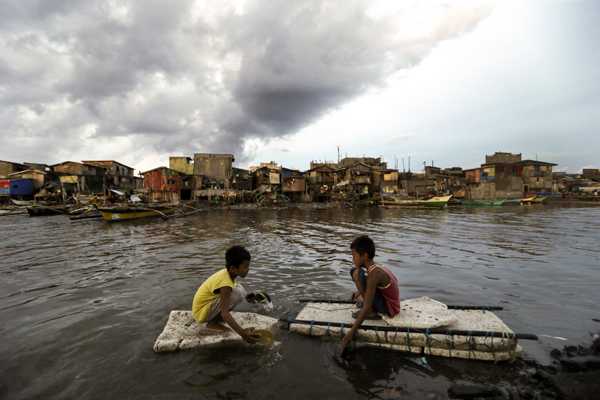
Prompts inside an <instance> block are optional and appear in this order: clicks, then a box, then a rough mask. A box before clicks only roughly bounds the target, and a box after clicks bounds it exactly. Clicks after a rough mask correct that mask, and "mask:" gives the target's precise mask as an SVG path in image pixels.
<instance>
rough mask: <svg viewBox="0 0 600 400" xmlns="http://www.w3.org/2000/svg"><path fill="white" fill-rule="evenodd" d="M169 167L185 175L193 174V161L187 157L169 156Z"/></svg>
mask: <svg viewBox="0 0 600 400" xmlns="http://www.w3.org/2000/svg"><path fill="white" fill-rule="evenodd" d="M169 168H171V169H173V170H175V171H178V172H181V173H182V174H186V175H193V174H194V163H193V161H192V160H191V159H190V158H189V157H169Z"/></svg>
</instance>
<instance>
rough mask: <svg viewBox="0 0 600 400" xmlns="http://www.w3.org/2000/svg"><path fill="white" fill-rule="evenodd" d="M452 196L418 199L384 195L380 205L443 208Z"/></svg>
mask: <svg viewBox="0 0 600 400" xmlns="http://www.w3.org/2000/svg"><path fill="white" fill-rule="evenodd" d="M451 198H452V195H448V196H435V197H432V198H430V199H427V200H418V199H398V198H395V197H385V198H383V199H382V200H381V205H382V206H384V207H388V206H390V207H431V208H443V207H446V206H447V205H448V201H450V199H451Z"/></svg>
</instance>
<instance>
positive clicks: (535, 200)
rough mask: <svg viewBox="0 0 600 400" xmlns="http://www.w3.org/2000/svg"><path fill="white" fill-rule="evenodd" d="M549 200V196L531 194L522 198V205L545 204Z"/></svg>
mask: <svg viewBox="0 0 600 400" xmlns="http://www.w3.org/2000/svg"><path fill="white" fill-rule="evenodd" d="M547 201H548V198H547V197H546V196H538V195H533V196H529V197H526V198H524V199H521V205H533V204H544V203H546V202H547Z"/></svg>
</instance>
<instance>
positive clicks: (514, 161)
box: [465, 153, 556, 200]
mask: <svg viewBox="0 0 600 400" xmlns="http://www.w3.org/2000/svg"><path fill="white" fill-rule="evenodd" d="M485 159H486V163H485V164H482V165H481V167H480V168H473V169H468V170H465V179H466V182H467V190H466V197H467V198H468V199H471V200H494V199H518V198H522V197H523V196H526V195H528V194H535V193H548V192H552V191H553V186H556V185H553V177H552V167H553V166H554V165H556V164H552V163H548V162H542V161H535V160H522V157H521V154H511V153H494V154H493V155H491V156H490V155H486V157H485Z"/></svg>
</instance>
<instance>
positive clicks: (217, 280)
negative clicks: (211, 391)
mask: <svg viewBox="0 0 600 400" xmlns="http://www.w3.org/2000/svg"><path fill="white" fill-rule="evenodd" d="M234 286H235V282H234V281H233V280H232V279H231V276H229V272H228V271H227V268H224V269H222V270H219V271H217V272H215V273H214V274H212V275H211V276H209V277H208V279H206V280H205V281H204V283H203V284H202V285H201V286H200V287H199V288H198V290H197V291H196V294H195V295H194V301H193V303H192V314H193V315H194V318H195V319H196V321H198V322H205V321H206V318H207V317H208V313H209V310H210V305H211V304H212V303H213V302H214V301H215V300H217V299H218V298H219V296H220V294H219V293H215V291H216V290H218V289H220V288H222V287H230V288H233V287H234Z"/></svg>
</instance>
